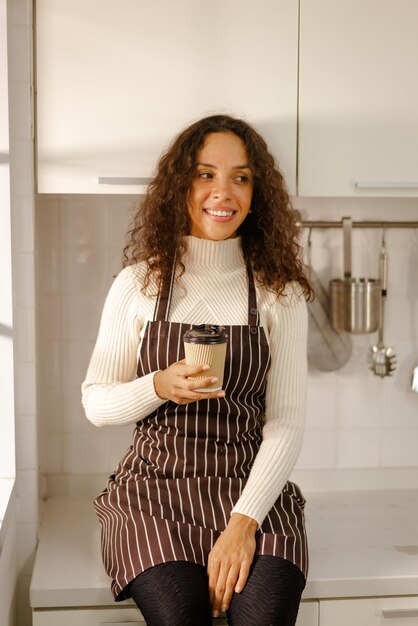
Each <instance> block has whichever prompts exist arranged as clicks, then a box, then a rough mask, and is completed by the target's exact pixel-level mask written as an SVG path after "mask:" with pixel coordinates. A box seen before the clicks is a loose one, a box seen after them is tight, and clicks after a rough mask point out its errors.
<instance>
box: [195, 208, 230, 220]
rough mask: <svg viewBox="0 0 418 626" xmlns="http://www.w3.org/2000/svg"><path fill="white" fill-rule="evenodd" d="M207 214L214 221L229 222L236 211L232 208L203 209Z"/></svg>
mask: <svg viewBox="0 0 418 626" xmlns="http://www.w3.org/2000/svg"><path fill="white" fill-rule="evenodd" d="M203 210H204V212H205V214H206V215H207V216H208V217H209V218H210V219H211V220H213V221H214V222H229V221H231V220H232V219H233V217H234V215H235V213H236V211H234V210H232V209H226V208H225V209H223V208H222V209H221V208H217V209H203Z"/></svg>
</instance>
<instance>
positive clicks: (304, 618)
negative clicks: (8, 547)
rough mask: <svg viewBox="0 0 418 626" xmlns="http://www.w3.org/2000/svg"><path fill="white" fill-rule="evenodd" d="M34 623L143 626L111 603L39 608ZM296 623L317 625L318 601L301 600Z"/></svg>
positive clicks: (134, 613) (220, 622)
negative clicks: (108, 605) (86, 606)
mask: <svg viewBox="0 0 418 626" xmlns="http://www.w3.org/2000/svg"><path fill="white" fill-rule="evenodd" d="M32 624H33V626H58V625H59V626H74V624H77V626H146V622H145V621H144V620H143V618H142V616H141V614H140V613H139V611H138V610H137V609H135V608H129V607H116V606H110V607H106V608H94V607H92V608H88V609H86V608H76V607H72V608H68V609H55V610H51V609H45V610H42V609H38V610H35V611H34V612H33V621H32ZM213 624H214V626H224V625H226V624H227V620H226V617H222V616H221V617H219V618H218V619H216V620H215V619H214V620H213ZM296 626H318V603H317V602H302V604H301V606H300V609H299V615H298V619H297V623H296Z"/></svg>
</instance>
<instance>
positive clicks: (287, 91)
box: [36, 0, 298, 193]
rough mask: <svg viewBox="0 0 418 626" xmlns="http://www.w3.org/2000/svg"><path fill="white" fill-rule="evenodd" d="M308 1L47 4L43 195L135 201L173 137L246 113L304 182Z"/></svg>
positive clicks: (42, 10)
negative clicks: (301, 96)
mask: <svg viewBox="0 0 418 626" xmlns="http://www.w3.org/2000/svg"><path fill="white" fill-rule="evenodd" d="M297 64H298V1H297V0H261V1H260V2H253V0H228V2H225V0H212V2H210V3H209V4H208V3H207V2H204V1H203V0H176V2H171V1H169V0H153V1H152V2H138V1H137V0H119V1H118V2H116V0H89V2H84V0H37V1H36V77H37V78H36V89H37V99H36V111H37V133H36V143H37V169H38V192H40V193H51V192H53V193H115V192H117V193H121V192H127V193H136V192H137V191H140V190H141V189H142V188H141V187H138V186H136V187H135V186H131V185H124V184H117V185H116V186H114V185H110V184H99V183H98V180H99V178H113V179H116V180H115V181H114V182H118V183H120V182H121V181H123V179H127V178H128V179H130V178H140V179H148V178H149V177H150V176H151V175H152V173H153V169H154V166H155V163H156V161H157V159H158V157H159V155H160V154H161V152H162V151H163V150H164V149H165V148H166V146H167V145H168V143H169V141H170V140H171V139H172V138H173V136H174V135H175V134H177V132H178V131H179V130H181V128H183V127H184V126H186V125H187V124H189V123H190V122H191V121H193V120H195V119H198V118H200V117H202V116H204V115H207V114H212V113H215V112H226V113H231V114H233V115H238V116H244V117H245V118H246V119H248V120H249V121H250V122H252V123H254V124H255V126H256V127H257V128H258V129H259V130H260V132H261V133H262V134H263V135H264V136H265V137H266V139H267V140H268V142H269V145H270V146H271V148H272V150H273V152H274V154H275V155H276V156H277V158H278V160H279V164H280V167H281V169H282V171H283V173H284V175H285V178H286V181H287V183H288V186H289V189H290V191H291V193H295V185H296V136H297V128H296V118H297Z"/></svg>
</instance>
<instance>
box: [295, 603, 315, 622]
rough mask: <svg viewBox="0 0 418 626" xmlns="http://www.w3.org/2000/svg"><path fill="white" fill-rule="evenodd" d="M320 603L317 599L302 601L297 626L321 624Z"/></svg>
mask: <svg viewBox="0 0 418 626" xmlns="http://www.w3.org/2000/svg"><path fill="white" fill-rule="evenodd" d="M318 607H319V603H318V602H317V601H315V600H314V601H311V602H301V605H300V607H299V613H298V619H297V620H296V626H318V625H319V609H318Z"/></svg>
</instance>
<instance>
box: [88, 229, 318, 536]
mask: <svg viewBox="0 0 418 626" xmlns="http://www.w3.org/2000/svg"><path fill="white" fill-rule="evenodd" d="M187 242H188V251H187V253H186V255H185V257H184V259H183V261H184V264H185V266H186V271H185V273H184V274H183V276H182V277H181V283H180V284H176V283H175V286H174V289H173V297H172V301H171V307H170V313H169V319H170V321H172V322H183V323H186V324H202V323H207V324H220V325H247V324H248V280H247V272H246V267H245V262H244V257H243V253H242V250H241V243H240V239H239V238H238V237H237V238H234V239H228V240H226V241H210V240H206V239H198V238H197V237H192V236H190V237H187ZM144 275H145V264H137V265H132V266H129V267H126V268H125V269H124V270H122V271H121V272H120V274H119V275H118V276H117V277H116V279H115V281H114V283H113V285H112V287H111V289H110V291H109V294H108V296H107V299H106V302H105V305H104V309H103V314H102V319H101V323H100V329H99V334H98V337H97V342H96V345H95V348H94V351H93V355H92V357H91V360H90V364H89V368H88V371H87V375H86V379H85V381H84V383H83V385H82V400H83V405H84V408H85V412H86V415H87V418H88V419H89V420H90V421H91V422H92V423H93V424H95V425H96V426H106V425H118V424H129V423H134V422H138V421H140V420H141V419H144V418H145V417H146V416H147V415H149V414H150V413H152V412H153V411H155V409H157V408H158V407H159V406H160V405H161V404H163V403H164V402H166V400H162V399H161V398H160V397H159V396H158V395H157V394H156V392H155V389H154V384H153V378H154V375H155V372H152V373H150V374H148V375H146V376H143V377H141V378H136V370H137V358H138V353H139V348H140V344H141V341H142V337H143V334H144V331H145V327H146V324H147V322H148V321H150V320H152V318H153V313H154V307H155V298H154V297H149V296H145V295H144V294H143V293H142V292H141V286H142V280H143V277H144ZM256 292H257V305H258V310H259V313H260V320H261V324H262V326H263V327H264V330H265V332H266V335H267V338H268V341H269V345H270V351H271V366H270V369H269V372H268V379H267V389H266V406H265V418H264V420H265V425H264V428H263V441H262V443H261V446H260V449H259V452H258V454H257V457H256V459H255V461H254V464H253V467H252V469H251V473H250V476H249V478H248V481H247V484H246V486H245V487H244V489H243V492H242V494H241V497H240V498H239V500H238V502H237V503H236V505H235V507H234V509H233V512H234V513H242V514H244V515H248V516H249V517H252V518H254V519H255V520H257V522H258V523H259V524H260V525H261V524H262V522H263V520H264V518H265V517H266V515H267V514H268V512H269V510H270V509H271V507H272V506H273V504H274V502H275V501H276V499H277V497H278V496H279V494H280V492H281V490H282V489H283V487H284V484H285V482H286V481H287V480H288V479H289V476H290V474H291V472H292V469H293V467H294V465H295V463H296V460H297V457H298V455H299V452H300V448H301V444H302V438H303V426H304V417H305V409H306V383H307V358H306V341H307V309H306V303H305V299H304V297H303V294H302V290H301V288H300V287H299V285H297V284H290V285H288V288H287V290H286V293H287V297H286V298H281V299H277V297H276V295H275V294H273V293H271V292H268V291H266V290H265V289H261V288H258V287H257V286H256Z"/></svg>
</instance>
